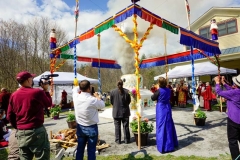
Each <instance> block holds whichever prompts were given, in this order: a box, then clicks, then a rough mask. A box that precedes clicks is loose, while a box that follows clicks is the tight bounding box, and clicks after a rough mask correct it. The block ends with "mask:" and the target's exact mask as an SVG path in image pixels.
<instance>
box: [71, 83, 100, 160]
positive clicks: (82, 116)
mask: <svg viewBox="0 0 240 160" xmlns="http://www.w3.org/2000/svg"><path fill="white" fill-rule="evenodd" d="M79 87H80V90H81V93H80V90H79ZM79 87H75V88H73V103H74V109H75V115H76V120H77V123H78V124H77V137H78V147H77V155H76V159H77V160H83V156H84V150H85V146H86V143H87V152H88V159H90V160H95V159H96V155H95V152H96V145H97V140H98V126H97V123H98V122H99V119H98V109H102V108H104V107H105V103H104V102H103V101H102V100H101V99H100V97H99V95H98V94H97V93H96V92H95V93H94V94H93V95H91V89H90V82H89V81H88V80H83V81H81V82H80V84H79Z"/></svg>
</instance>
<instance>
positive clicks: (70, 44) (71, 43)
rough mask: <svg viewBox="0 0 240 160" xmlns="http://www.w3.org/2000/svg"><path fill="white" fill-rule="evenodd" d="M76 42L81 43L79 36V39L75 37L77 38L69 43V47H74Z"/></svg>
mask: <svg viewBox="0 0 240 160" xmlns="http://www.w3.org/2000/svg"><path fill="white" fill-rule="evenodd" d="M74 42H75V43H76V45H77V44H78V43H80V40H79V38H77V39H75V40H73V41H72V42H70V43H69V47H70V48H73V47H74Z"/></svg>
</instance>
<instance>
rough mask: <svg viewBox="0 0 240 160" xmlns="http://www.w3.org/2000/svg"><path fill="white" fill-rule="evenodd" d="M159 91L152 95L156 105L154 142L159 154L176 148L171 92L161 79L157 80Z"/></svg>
mask: <svg viewBox="0 0 240 160" xmlns="http://www.w3.org/2000/svg"><path fill="white" fill-rule="evenodd" d="M158 85H159V89H158V90H157V91H156V92H154V94H153V95H152V97H151V98H152V100H153V101H157V105H156V142H157V149H158V151H159V152H160V153H166V152H172V151H174V149H175V147H178V140H177V134H176V129H175V126H174V123H173V119H172V110H171V105H170V96H171V91H170V89H169V88H167V87H166V86H167V81H166V79H165V78H163V77H159V79H158Z"/></svg>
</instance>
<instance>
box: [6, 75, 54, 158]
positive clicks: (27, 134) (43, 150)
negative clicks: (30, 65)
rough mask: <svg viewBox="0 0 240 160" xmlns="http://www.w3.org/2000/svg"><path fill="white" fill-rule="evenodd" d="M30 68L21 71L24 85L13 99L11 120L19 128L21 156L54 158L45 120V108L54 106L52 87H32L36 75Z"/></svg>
mask: <svg viewBox="0 0 240 160" xmlns="http://www.w3.org/2000/svg"><path fill="white" fill-rule="evenodd" d="M34 76H35V75H33V74H30V73H29V72H27V71H23V72H20V73H18V74H17V77H16V79H17V81H18V83H19V84H20V85H21V88H19V89H18V90H17V91H15V92H14V93H13V94H12V95H11V97H10V100H9V106H8V112H7V119H8V120H9V121H10V123H11V124H12V126H13V127H14V128H15V129H17V133H16V137H17V141H18V146H19V156H20V159H33V157H34V156H35V158H36V159H38V160H49V159H50V143H49V140H48V135H47V131H46V129H45V127H44V126H43V123H44V111H43V109H44V108H46V107H49V106H51V105H52V100H51V96H50V94H49V92H48V90H44V91H43V90H41V89H36V88H32V86H33V77H34Z"/></svg>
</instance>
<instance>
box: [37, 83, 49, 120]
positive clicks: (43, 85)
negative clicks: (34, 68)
mask: <svg viewBox="0 0 240 160" xmlns="http://www.w3.org/2000/svg"><path fill="white" fill-rule="evenodd" d="M49 84H50V81H49V80H46V79H40V81H39V86H40V87H41V88H42V89H43V90H44V91H47V92H48V88H49ZM49 107H51V106H48V107H46V108H44V110H45V112H46V114H47V116H48V117H50V111H49V109H48V108H49Z"/></svg>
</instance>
